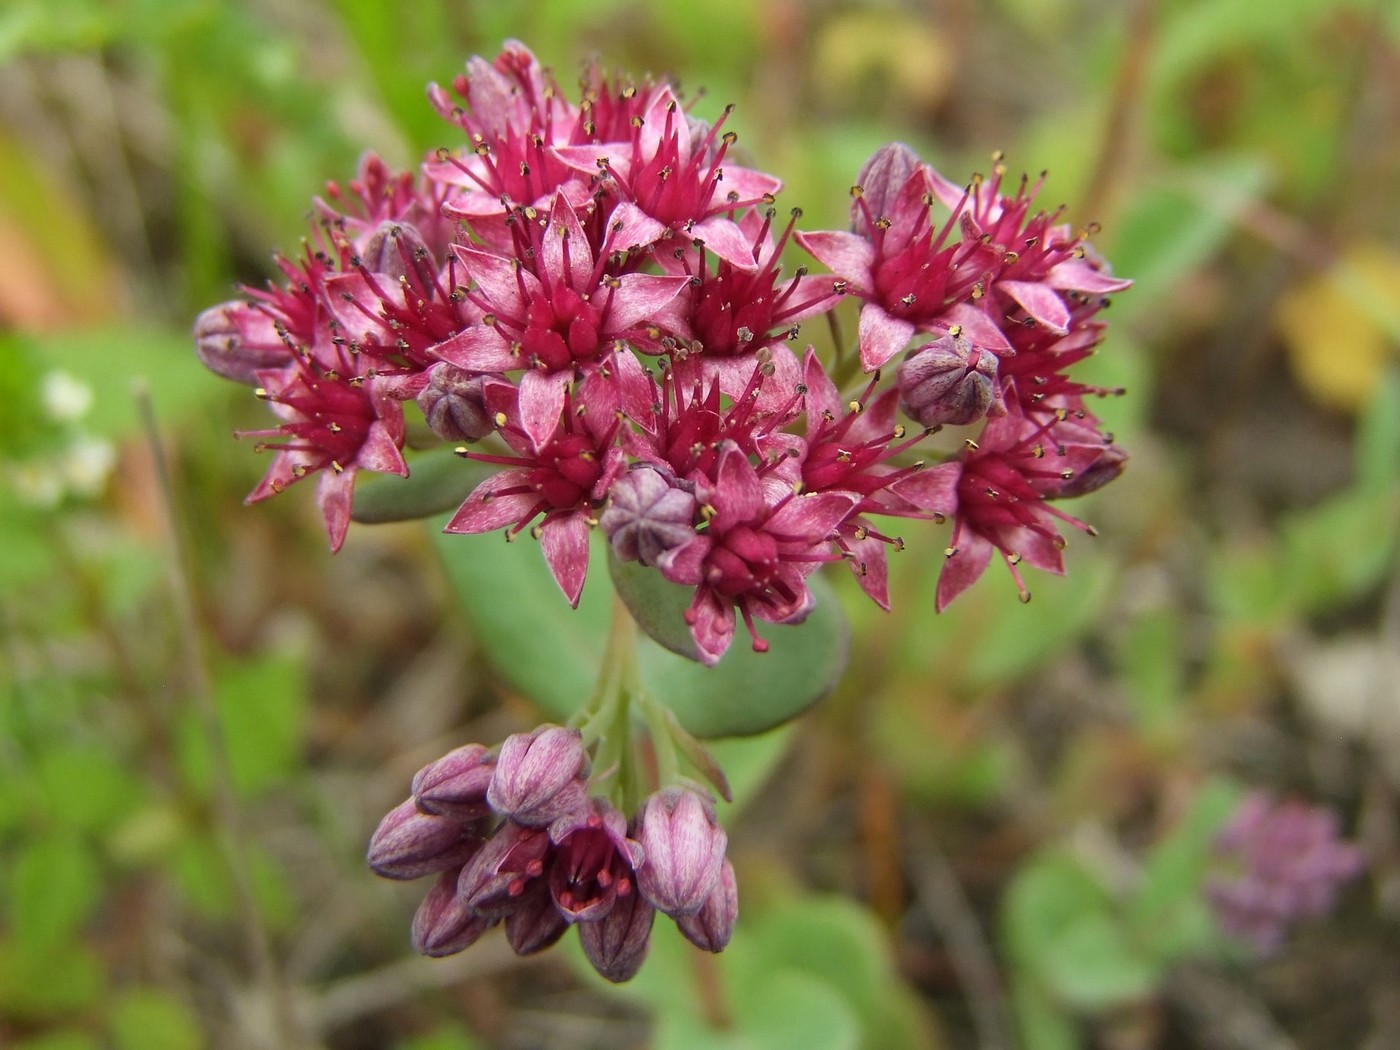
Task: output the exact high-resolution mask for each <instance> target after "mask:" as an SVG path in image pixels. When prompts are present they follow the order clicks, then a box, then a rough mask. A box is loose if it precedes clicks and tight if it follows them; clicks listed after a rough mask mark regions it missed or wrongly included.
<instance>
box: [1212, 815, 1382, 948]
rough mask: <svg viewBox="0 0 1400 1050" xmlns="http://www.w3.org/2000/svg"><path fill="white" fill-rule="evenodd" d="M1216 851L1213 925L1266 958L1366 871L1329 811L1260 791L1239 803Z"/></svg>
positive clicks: (1329, 907) (1362, 859)
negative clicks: (1297, 926) (1293, 929)
mask: <svg viewBox="0 0 1400 1050" xmlns="http://www.w3.org/2000/svg"><path fill="white" fill-rule="evenodd" d="M1215 852H1216V855H1217V857H1218V858H1219V860H1220V862H1221V866H1222V868H1223V869H1224V870H1222V871H1221V872H1219V873H1218V874H1216V875H1215V876H1213V877H1212V878H1211V879H1210V881H1209V882H1208V883H1207V884H1206V897H1207V899H1208V900H1209V901H1210V903H1211V906H1212V908H1213V909H1214V911H1215V915H1216V919H1217V920H1218V921H1219V923H1220V926H1221V928H1222V929H1223V930H1224V931H1225V932H1226V933H1227V934H1229V935H1230V936H1232V937H1236V938H1239V939H1240V940H1242V941H1245V942H1247V943H1249V944H1251V945H1253V946H1254V948H1255V949H1256V950H1257V951H1259V952H1260V953H1262V954H1267V953H1270V952H1273V951H1276V950H1277V949H1278V948H1279V947H1280V945H1282V944H1283V940H1284V937H1285V936H1286V935H1287V933H1288V930H1289V929H1290V928H1291V927H1292V926H1294V925H1295V924H1296V923H1298V922H1300V921H1301V920H1303V919H1316V918H1321V917H1322V916H1324V915H1326V914H1327V913H1328V912H1330V911H1331V910H1332V906H1333V904H1334V903H1335V901H1336V896H1337V891H1338V889H1339V888H1340V887H1341V886H1342V884H1343V883H1346V882H1348V881H1349V880H1351V879H1353V878H1355V877H1356V876H1357V875H1359V874H1360V873H1361V872H1362V871H1363V870H1364V869H1365V867H1366V858H1365V855H1364V854H1363V853H1362V852H1361V850H1360V848H1358V847H1357V846H1355V845H1353V844H1352V843H1349V842H1344V841H1342V839H1341V837H1340V835H1339V834H1338V827H1337V817H1336V814H1335V813H1333V812H1332V811H1331V810H1329V809H1325V808H1323V807H1321V806H1311V805H1308V804H1307V803H1306V802H1303V801H1301V800H1300V799H1288V800H1286V801H1283V802H1278V801H1276V800H1275V799H1273V798H1272V797H1270V796H1269V795H1268V794H1267V793H1265V792H1263V791H1253V792H1250V793H1249V794H1248V795H1246V796H1245V797H1244V798H1243V799H1242V800H1241V802H1240V804H1239V806H1238V807H1237V808H1236V809H1235V812H1234V813H1233V814H1232V815H1231V817H1230V819H1229V821H1228V822H1227V823H1226V824H1225V826H1224V827H1223V828H1222V829H1221V830H1220V832H1219V834H1218V835H1217V836H1216V839H1215Z"/></svg>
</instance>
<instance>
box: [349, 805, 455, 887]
mask: <svg viewBox="0 0 1400 1050" xmlns="http://www.w3.org/2000/svg"><path fill="white" fill-rule="evenodd" d="M481 842H482V840H481V839H480V838H479V837H478V836H476V835H475V834H473V833H472V831H471V829H470V828H469V827H467V826H466V825H464V824H463V823H462V822H461V821H460V820H454V819H452V818H451V817H435V816H432V815H431V814H428V813H422V812H419V809H418V806H417V804H416V803H415V802H414V801H413V799H411V798H410V799H409V800H408V801H406V802H403V803H401V804H400V805H398V806H395V807H394V808H393V809H391V810H390V811H389V812H388V814H387V815H386V816H385V817H384V819H383V820H381V821H380V822H379V827H378V828H376V829H375V832H374V836H373V837H372V838H371V839H370V842H369V855H368V856H367V857H366V858H365V859H366V860H367V861H368V862H369V866H370V868H371V869H372V870H373V871H374V873H375V874H376V875H382V876H383V877H384V878H386V879H417V878H421V877H422V876H424V875H431V874H433V873H434V872H438V871H446V870H447V869H448V868H459V867H461V866H462V865H463V864H465V863H466V862H467V861H468V860H470V859H471V858H472V856H473V855H474V854H475V853H476V852H477V850H479V849H480V848H481Z"/></svg>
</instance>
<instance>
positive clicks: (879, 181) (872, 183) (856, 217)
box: [851, 142, 923, 230]
mask: <svg viewBox="0 0 1400 1050" xmlns="http://www.w3.org/2000/svg"><path fill="white" fill-rule="evenodd" d="M921 167H923V161H921V160H919V155H918V154H917V153H915V152H914V151H913V150H912V149H910V148H909V147H908V146H906V145H905V144H904V143H902V142H891V143H889V144H888V145H886V146H881V147H880V148H879V149H878V150H876V151H875V152H874V154H872V155H871V157H870V159H869V160H867V161H866V162H865V164H864V165H863V166H862V167H861V169H860V174H859V175H857V176H856V185H858V186H859V187H860V189H861V195H862V196H863V197H864V199H865V206H866V207H867V208H869V209H870V214H871V215H873V216H874V217H875V218H877V219H878V218H880V217H881V216H888V215H889V214H890V212H891V211H892V210H893V209H894V202H895V199H896V198H897V197H898V196H899V191H900V190H902V189H903V188H904V184H905V183H906V182H908V181H909V177H910V176H911V175H913V174H914V173H915V172H916V171H918V170H919V169H920V168H921ZM851 221H852V223H853V224H854V225H855V228H856V229H857V230H860V229H861V228H862V227H863V225H864V221H865V213H864V211H863V210H862V209H861V206H860V201H854V202H852V204H851Z"/></svg>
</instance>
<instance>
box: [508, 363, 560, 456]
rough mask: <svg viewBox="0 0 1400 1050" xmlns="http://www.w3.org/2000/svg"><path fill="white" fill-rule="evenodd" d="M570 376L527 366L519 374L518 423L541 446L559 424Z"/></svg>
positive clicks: (537, 445) (536, 445) (537, 446)
mask: <svg viewBox="0 0 1400 1050" xmlns="http://www.w3.org/2000/svg"><path fill="white" fill-rule="evenodd" d="M571 379H572V377H571V376H570V375H569V373H568V372H541V371H539V370H538V369H533V368H532V369H530V370H529V371H527V372H526V373H524V374H523V375H522V376H521V377H520V425H521V427H522V428H523V429H524V431H525V433H527V434H529V435H530V440H531V441H533V442H534V443H535V447H536V448H540V447H542V446H543V445H544V443H545V442H546V441H548V440H549V436H550V435H551V434H553V433H554V431H555V430H556V429H557V428H558V426H559V416H560V413H562V412H563V411H564V393H565V391H566V390H568V387H569V383H570V380H571Z"/></svg>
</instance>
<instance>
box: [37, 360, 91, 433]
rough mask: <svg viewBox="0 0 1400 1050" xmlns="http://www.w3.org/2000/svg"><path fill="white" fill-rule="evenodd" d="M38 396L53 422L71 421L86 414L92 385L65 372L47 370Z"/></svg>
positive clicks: (89, 403)
mask: <svg viewBox="0 0 1400 1050" xmlns="http://www.w3.org/2000/svg"><path fill="white" fill-rule="evenodd" d="M40 397H41V398H42V400H43V404H44V412H45V413H47V414H48V417H49V418H50V419H52V420H53V421H54V422H55V423H73V422H76V421H77V420H79V419H82V418H83V416H85V415H87V413H88V410H89V409H90V408H92V387H90V386H88V385H87V384H86V383H83V382H81V381H79V380H77V379H74V378H73V377H72V376H71V375H69V374H68V373H67V372H57V371H55V372H49V373H48V374H47V375H45V376H44V379H43V386H42V391H41V394H40Z"/></svg>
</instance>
